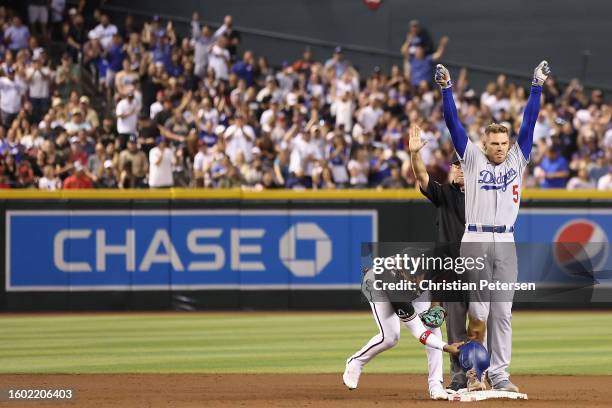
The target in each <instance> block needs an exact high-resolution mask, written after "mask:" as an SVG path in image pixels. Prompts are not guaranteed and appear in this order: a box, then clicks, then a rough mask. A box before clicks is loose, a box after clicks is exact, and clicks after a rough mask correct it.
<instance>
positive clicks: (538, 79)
mask: <svg viewBox="0 0 612 408" xmlns="http://www.w3.org/2000/svg"><path fill="white" fill-rule="evenodd" d="M549 75H550V67H549V66H548V62H547V61H546V60H544V61H542V62H540V65H538V66H537V67H536V69H535V70H534V71H533V82H532V84H533V85H537V86H542V85H544V81H546V78H548V76H549Z"/></svg>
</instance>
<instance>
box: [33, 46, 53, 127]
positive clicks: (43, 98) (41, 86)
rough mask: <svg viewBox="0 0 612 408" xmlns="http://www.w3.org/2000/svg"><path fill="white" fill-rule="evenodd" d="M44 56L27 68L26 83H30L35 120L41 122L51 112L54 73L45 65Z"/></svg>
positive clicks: (40, 56)
mask: <svg viewBox="0 0 612 408" xmlns="http://www.w3.org/2000/svg"><path fill="white" fill-rule="evenodd" d="M42 58H43V57H42V55H40V54H39V55H37V57H36V58H35V59H34V61H33V62H32V65H30V66H29V67H28V68H26V82H27V83H28V88H29V96H30V102H32V110H33V120H34V122H39V121H40V120H41V119H42V117H43V116H44V115H45V114H46V113H47V111H48V110H49V104H50V102H51V99H50V93H49V90H50V87H51V80H52V78H53V71H52V70H51V69H50V68H49V67H46V66H44V65H43V61H42Z"/></svg>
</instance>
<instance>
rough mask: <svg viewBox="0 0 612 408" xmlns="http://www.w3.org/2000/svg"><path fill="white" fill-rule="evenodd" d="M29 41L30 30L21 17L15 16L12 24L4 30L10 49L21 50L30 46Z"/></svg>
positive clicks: (5, 39)
mask: <svg viewBox="0 0 612 408" xmlns="http://www.w3.org/2000/svg"><path fill="white" fill-rule="evenodd" d="M29 41H30V30H28V27H26V26H25V25H24V24H23V23H22V21H21V17H19V16H15V17H13V20H12V24H11V25H10V26H9V27H8V28H7V29H6V30H4V42H5V43H6V44H7V45H8V48H9V49H10V50H12V51H19V50H22V49H24V48H28V43H29Z"/></svg>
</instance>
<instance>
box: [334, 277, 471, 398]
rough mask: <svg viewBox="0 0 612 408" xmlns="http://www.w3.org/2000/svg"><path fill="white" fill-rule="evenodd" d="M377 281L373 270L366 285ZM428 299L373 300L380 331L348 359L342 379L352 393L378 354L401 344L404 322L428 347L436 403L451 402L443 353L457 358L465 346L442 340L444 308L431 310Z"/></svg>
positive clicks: (431, 392)
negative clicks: (443, 367) (443, 377)
mask: <svg viewBox="0 0 612 408" xmlns="http://www.w3.org/2000/svg"><path fill="white" fill-rule="evenodd" d="M368 276H369V277H368ZM373 279H375V278H374V276H373V273H372V270H371V269H370V270H369V271H367V272H366V275H365V277H364V282H368V280H370V281H372V280H373ZM393 279H398V280H399V279H401V276H396V277H394V278H393ZM428 296H429V293H428V292H423V293H421V294H420V295H419V294H417V293H410V294H408V299H406V300H398V299H397V296H393V295H389V298H388V301H377V300H374V301H370V307H371V308H372V314H373V316H374V320H375V321H376V325H377V326H378V330H379V332H378V334H376V335H375V336H374V337H372V338H371V339H370V340H369V341H368V342H367V343H366V344H365V345H364V346H363V347H362V348H361V349H360V350H359V351H357V352H356V353H355V354H353V355H352V356H351V357H349V358H348V359H347V361H346V367H345V369H344V374H343V376H342V380H343V381H344V385H346V386H347V387H348V388H349V389H351V390H353V389H355V388H357V385H358V383H359V377H360V376H361V371H362V370H363V367H364V366H365V365H366V364H367V363H368V362H369V361H370V360H372V359H373V358H374V357H376V356H377V355H378V354H380V353H382V352H383V351H385V350H388V349H390V348H392V347H394V346H395V345H396V344H397V342H398V341H399V337H400V327H401V324H402V323H403V324H404V326H405V327H406V328H407V329H408V330H409V331H410V333H411V334H412V335H413V336H414V337H415V338H416V339H418V340H419V341H420V342H421V343H422V344H424V345H425V346H426V352H427V368H428V372H429V376H428V386H429V396H430V398H431V399H434V400H446V399H448V393H447V392H446V391H445V390H444V386H443V385H442V376H443V369H442V360H443V359H442V351H446V352H447V353H450V354H453V355H457V354H459V348H458V347H459V346H460V345H461V344H463V343H455V344H447V343H445V342H444V341H443V340H442V333H441V331H440V328H439V326H440V325H442V323H443V321H444V316H445V314H443V309H441V308H440V307H435V308H432V309H429V305H430V303H429V301H428ZM424 322H425V323H427V324H428V326H429V328H428V327H425V325H424V324H423V323H424ZM434 327H435V328H434Z"/></svg>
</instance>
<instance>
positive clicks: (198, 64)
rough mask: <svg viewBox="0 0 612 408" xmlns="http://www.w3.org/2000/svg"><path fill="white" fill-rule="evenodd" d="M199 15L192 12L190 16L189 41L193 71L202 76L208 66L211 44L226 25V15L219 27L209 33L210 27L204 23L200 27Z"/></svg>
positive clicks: (221, 33)
mask: <svg viewBox="0 0 612 408" xmlns="http://www.w3.org/2000/svg"><path fill="white" fill-rule="evenodd" d="M199 18H200V16H199V15H198V13H197V12H196V13H193V16H192V17H191V36H192V39H191V43H192V45H193V51H194V52H193V61H194V73H195V74H196V75H197V76H198V77H200V78H203V77H205V76H206V68H207V66H208V55H209V53H210V49H211V48H212V46H213V44H214V43H215V42H216V41H217V40H218V39H219V37H221V36H222V35H223V34H224V33H225V31H226V30H227V28H228V26H227V25H226V22H227V17H226V18H225V21H224V23H223V25H222V26H221V27H219V28H218V29H217V31H215V33H214V34H212V33H211V31H210V27H209V26H207V25H205V26H203V27H202V29H200V22H199Z"/></svg>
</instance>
